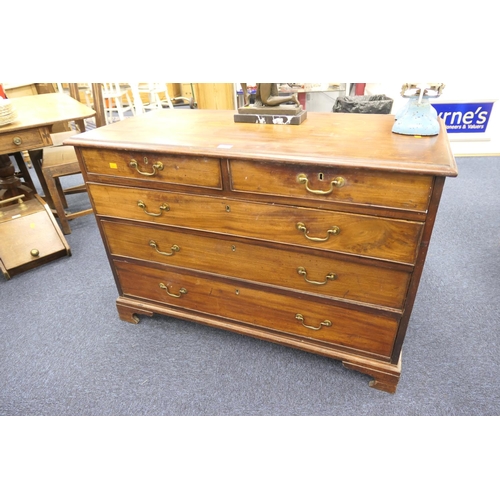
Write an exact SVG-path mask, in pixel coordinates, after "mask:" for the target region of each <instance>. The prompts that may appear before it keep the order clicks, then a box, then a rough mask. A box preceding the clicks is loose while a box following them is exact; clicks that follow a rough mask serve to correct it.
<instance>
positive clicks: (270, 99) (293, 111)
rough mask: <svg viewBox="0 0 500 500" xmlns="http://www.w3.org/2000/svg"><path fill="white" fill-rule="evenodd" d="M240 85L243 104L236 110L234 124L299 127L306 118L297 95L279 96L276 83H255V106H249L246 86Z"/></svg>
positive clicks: (244, 84)
mask: <svg viewBox="0 0 500 500" xmlns="http://www.w3.org/2000/svg"><path fill="white" fill-rule="evenodd" d="M240 85H241V88H242V90H243V98H244V103H245V104H244V106H243V107H240V108H238V113H237V114H236V115H235V116H234V120H235V122H244V123H260V124H263V123H268V124H280V125H299V124H300V123H302V122H303V121H304V120H305V119H306V117H307V112H306V111H305V110H303V109H302V106H301V105H300V102H299V99H298V95H297V94H296V93H295V94H293V95H280V94H279V90H278V84H277V83H257V90H256V93H255V104H250V94H249V92H248V88H247V84H246V83H241V84H240ZM286 103H290V104H286Z"/></svg>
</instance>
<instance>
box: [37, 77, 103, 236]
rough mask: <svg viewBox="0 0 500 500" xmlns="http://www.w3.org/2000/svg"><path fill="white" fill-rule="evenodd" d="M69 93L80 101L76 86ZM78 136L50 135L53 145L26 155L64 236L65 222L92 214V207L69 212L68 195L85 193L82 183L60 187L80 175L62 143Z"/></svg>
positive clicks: (73, 157)
mask: <svg viewBox="0 0 500 500" xmlns="http://www.w3.org/2000/svg"><path fill="white" fill-rule="evenodd" d="M70 93H71V96H72V97H73V98H74V99H78V100H79V92H78V86H77V85H76V84H70ZM98 107H99V106H98ZM103 121H104V120H103V117H97V116H96V124H97V126H99V124H102V122H103ZM80 127H82V125H81V123H79V128H80ZM83 127H84V125H83ZM84 130H85V129H83V130H81V129H80V131H81V132H84ZM78 133H79V132H78V131H77V130H76V131H75V130H71V131H69V132H58V133H55V134H51V139H52V142H53V145H52V146H49V147H46V148H43V149H40V150H36V151H30V152H29V155H30V158H31V162H32V164H33V167H34V169H35V171H36V173H37V176H38V179H39V181H40V185H41V187H42V189H43V192H44V196H45V201H46V202H47V204H48V205H49V206H50V208H51V209H52V210H53V211H54V212H55V215H57V217H58V219H59V223H60V225H61V229H62V232H63V233H64V234H70V233H71V228H70V226H69V222H68V221H70V220H73V219H76V218H77V217H82V216H84V215H88V214H91V213H92V212H93V210H92V208H91V207H89V208H86V209H83V210H78V211H70V210H69V205H68V200H67V198H66V197H67V196H68V195H70V194H75V193H84V192H87V190H86V188H85V184H78V185H76V186H73V187H67V188H63V185H62V183H61V178H63V177H66V176H74V175H81V169H80V164H79V163H78V159H77V157H76V152H75V149H74V148H73V146H65V145H64V144H63V143H64V141H65V140H66V139H67V138H69V137H71V136H74V135H76V134H78Z"/></svg>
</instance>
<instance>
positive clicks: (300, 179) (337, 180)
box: [297, 174, 345, 194]
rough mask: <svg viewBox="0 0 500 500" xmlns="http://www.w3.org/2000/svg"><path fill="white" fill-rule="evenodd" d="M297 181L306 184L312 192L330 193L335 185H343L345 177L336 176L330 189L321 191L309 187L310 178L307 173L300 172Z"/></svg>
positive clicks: (307, 188)
mask: <svg viewBox="0 0 500 500" xmlns="http://www.w3.org/2000/svg"><path fill="white" fill-rule="evenodd" d="M297 182H299V183H300V184H305V185H306V190H307V191H309V192H310V193H313V194H330V193H331V192H332V191H333V188H334V187H342V186H343V185H344V184H345V179H344V178H343V177H335V179H333V181H332V182H331V186H330V189H329V190H328V191H320V190H316V189H311V188H310V187H309V179H308V178H307V175H306V174H299V175H298V176H297Z"/></svg>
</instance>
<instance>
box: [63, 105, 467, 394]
mask: <svg viewBox="0 0 500 500" xmlns="http://www.w3.org/2000/svg"><path fill="white" fill-rule="evenodd" d="M393 122H394V117H392V116H389V115H354V114H346V115H342V114H333V113H332V114H330V113H324V114H323V113H311V114H310V115H309V116H308V118H307V120H306V121H305V122H304V123H302V124H301V125H299V126H283V125H257V124H243V123H234V121H233V112H231V111H208V110H177V111H176V112H175V113H172V112H168V111H165V112H160V113H154V114H153V113H152V114H146V115H142V116H138V117H136V118H132V119H129V120H124V121H122V122H119V123H115V124H112V125H109V126H106V127H102V128H99V129H96V130H94V131H91V132H87V133H84V134H81V135H79V136H76V137H74V138H72V139H71V140H70V143H71V144H73V145H74V146H75V147H76V149H77V153H78V156H79V159H80V162H81V166H82V170H83V172H84V176H85V179H86V182H87V186H88V190H89V194H90V197H91V200H92V203H93V206H94V209H95V213H96V217H97V221H98V224H99V227H100V231H101V234H102V237H103V241H104V244H105V247H106V251H107V253H108V257H109V261H110V264H111V267H112V269H113V273H114V277H115V280H116V285H117V289H118V295H119V297H118V299H117V308H118V311H119V314H120V317H121V318H122V319H124V320H126V321H130V322H138V320H139V319H138V315H141V314H145V315H152V314H153V313H159V314H166V315H171V316H175V317H179V318H183V319H186V320H193V321H197V322H200V323H203V324H206V325H211V326H215V327H218V328H224V329H227V330H231V331H234V332H238V333H242V334H245V335H251V336H254V337H257V338H261V339H264V340H268V341H272V342H277V343H280V344H283V345H286V346H290V347H294V348H298V349H303V350H306V351H309V352H313V353H317V354H320V355H324V356H329V357H331V358H335V359H339V360H341V361H342V362H343V363H344V365H345V366H346V367H348V368H353V369H356V370H358V371H361V372H363V373H366V374H368V375H370V376H371V377H373V379H374V380H373V381H372V382H371V383H370V385H372V386H373V387H375V388H378V389H382V390H385V391H388V392H394V391H395V390H396V385H397V383H398V380H399V376H400V372H401V350H402V345H403V340H404V337H405V334H406V329H407V325H408V321H409V318H410V314H411V310H412V306H413V302H414V299H415V295H416V293H417V288H418V283H419V279H420V275H421V272H422V268H423V265H424V261H425V255H426V252H427V248H428V245H429V241H430V237H431V233H432V227H433V224H434V219H435V216H436V212H437V209H438V204H439V200H440V196H441V192H442V189H443V186H444V180H445V177H446V176H455V175H457V170H456V165H455V161H454V158H453V156H452V154H451V152H450V148H449V143H448V139H447V136H446V131H445V130H444V128H442V130H441V133H440V134H439V135H438V136H435V137H427V138H415V137H408V136H400V135H396V134H393V133H392V132H391V128H392V124H393Z"/></svg>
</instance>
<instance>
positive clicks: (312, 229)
mask: <svg viewBox="0 0 500 500" xmlns="http://www.w3.org/2000/svg"><path fill="white" fill-rule="evenodd" d="M88 187H89V192H90V194H91V196H92V199H93V201H94V205H95V208H96V212H97V214H98V215H103V216H111V217H119V218H126V219H135V220H142V221H148V222H154V223H158V224H168V225H172V226H177V227H186V228H192V229H197V230H202V231H209V232H216V233H224V234H227V235H236V236H244V237H247V238H253V239H256V240H267V241H275V242H279V243H286V244H290V245H299V246H304V247H312V248H317V249H322V250H330V251H337V252H343V253H348V254H354V255H362V256H367V257H375V258H380V259H384V260H389V261H396V262H404V263H413V262H414V260H415V256H416V251H417V247H418V244H419V241H420V234H421V230H422V226H423V225H422V224H421V223H417V222H409V221H404V220H398V219H387V218H382V217H371V216H364V215H357V214H349V213H344V212H334V211H327V210H314V209H309V208H298V207H290V206H286V205H276V204H272V205H269V204H263V203H254V202H245V201H238V200H228V199H223V198H215V197H210V196H195V195H184V194H179V193H169V192H164V191H155V190H147V189H135V188H123V187H115V186H108V185H103V184H92V183H89V185H88Z"/></svg>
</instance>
